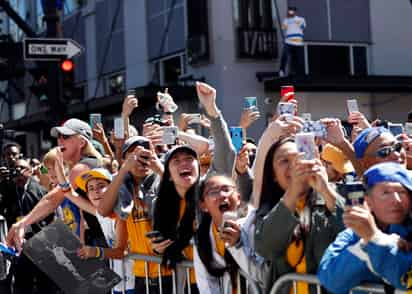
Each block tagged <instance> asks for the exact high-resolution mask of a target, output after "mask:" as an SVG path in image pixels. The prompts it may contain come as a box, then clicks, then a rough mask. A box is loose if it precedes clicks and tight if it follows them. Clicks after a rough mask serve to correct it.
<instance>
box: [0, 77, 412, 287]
mask: <svg viewBox="0 0 412 294" xmlns="http://www.w3.org/2000/svg"><path fill="white" fill-rule="evenodd" d="M196 89H197V95H198V98H199V102H200V104H201V106H202V109H203V111H204V113H203V114H202V115H201V116H200V117H198V116H194V115H193V114H185V113H182V114H180V117H179V120H178V121H177V122H176V123H175V121H174V115H173V112H174V111H175V110H176V105H175V104H174V103H173V98H172V97H171V96H170V94H168V93H167V91H166V93H159V102H158V107H157V109H158V110H159V116H156V117H152V118H149V119H147V120H146V122H145V123H144V124H143V125H142V126H136V127H134V126H132V125H131V124H130V122H129V117H130V116H131V115H132V113H133V110H134V109H136V108H137V107H138V98H137V97H135V96H134V95H133V94H132V93H131V94H130V95H128V96H127V97H125V100H124V103H123V109H122V113H121V117H122V121H123V123H124V126H125V128H124V130H125V132H124V135H123V136H119V135H118V134H115V133H110V134H106V131H105V128H104V127H103V125H102V124H100V123H97V124H93V125H89V124H88V123H86V122H84V121H82V120H79V119H76V118H71V119H69V120H67V121H65V122H64V123H63V124H62V125H61V126H56V127H53V128H52V129H51V135H52V136H53V137H55V138H56V139H57V145H56V147H54V148H52V149H51V150H49V151H48V152H47V153H46V154H45V155H44V157H43V159H42V161H41V162H40V161H39V160H36V159H25V158H23V157H22V156H21V147H20V146H19V145H18V144H16V143H8V144H5V145H4V146H3V149H2V155H3V162H2V167H0V177H1V181H0V215H3V216H4V218H5V221H6V222H7V224H8V233H7V236H5V240H4V242H5V243H6V244H7V245H8V246H10V247H12V248H15V249H16V250H17V251H19V252H21V251H22V250H23V253H24V242H25V240H28V239H30V238H31V237H32V236H33V235H34V234H36V233H38V232H39V231H40V230H41V229H42V228H43V227H45V226H47V225H49V224H50V223H52V222H53V220H54V219H56V218H60V219H62V220H63V221H64V223H65V224H66V225H67V226H68V227H69V228H70V230H71V231H72V232H73V233H74V234H76V235H77V236H78V237H79V238H80V240H81V242H82V244H83V245H82V247H81V248H79V249H78V252H77V254H78V256H79V258H81V259H85V260H87V259H95V258H98V259H104V260H107V261H108V264H109V265H110V267H111V269H112V270H113V271H115V272H116V273H118V274H119V275H120V276H121V277H122V281H121V282H120V283H119V284H118V285H116V286H115V287H114V288H113V289H112V292H113V293H139V294H140V293H146V290H149V293H160V288H161V290H162V293H172V291H173V287H174V285H173V284H174V283H173V275H172V272H173V269H175V268H176V266H177V265H178V264H179V263H180V262H181V261H184V260H190V261H193V264H194V269H193V270H191V271H190V275H189V277H188V279H190V281H189V283H184V285H185V287H186V288H189V287H190V290H191V293H202V294H203V293H204V294H215V293H216V294H217V293H227V294H229V293H235V292H234V291H236V290H239V289H241V288H244V287H246V286H245V283H244V282H242V279H240V280H239V279H238V278H237V277H238V272H239V271H241V272H242V275H243V276H244V277H246V278H247V279H248V280H249V281H253V282H254V283H255V284H256V285H257V286H258V287H259V288H260V290H261V291H262V293H269V292H270V290H271V288H272V286H273V284H274V283H275V282H276V281H277V280H278V279H279V277H281V276H282V275H285V274H287V273H298V274H317V275H318V278H319V280H320V282H321V284H322V288H323V290H322V291H324V293H327V292H331V293H348V292H349V291H350V289H352V288H353V287H356V286H358V285H360V284H362V283H367V282H369V283H381V284H384V287H385V290H386V291H387V293H391V291H392V292H393V290H394V289H395V288H399V289H403V290H406V289H408V288H409V287H410V286H412V274H411V272H412V253H410V250H411V249H412V246H411V245H412V243H409V242H412V240H410V239H411V234H410V232H411V229H412V225H411V217H410V215H411V214H410V212H411V208H412V207H411V205H412V201H411V197H412V178H411V174H410V173H409V170H408V169H410V168H412V137H411V136H410V134H409V136H408V134H406V133H405V132H404V133H401V134H393V133H391V131H390V130H389V129H388V128H385V127H384V126H382V122H381V121H378V120H376V121H373V122H370V121H369V120H368V119H367V118H366V117H365V116H364V115H363V114H362V113H360V112H358V111H352V112H349V113H348V119H347V121H348V122H349V124H350V128H344V127H343V126H342V125H343V123H342V122H341V120H339V119H336V118H321V119H320V123H321V124H322V125H323V126H324V128H325V133H324V135H323V136H322V137H316V141H314V142H313V144H314V146H315V147H316V152H315V153H314V154H312V155H313V156H312V157H308V154H307V151H306V152H301V151H302V150H301V149H300V148H301V146H300V143H299V142H298V140H296V138H297V136H299V134H301V133H302V130H304V129H305V124H307V118H302V117H300V116H299V107H298V102H297V101H296V100H294V99H292V100H290V97H282V98H281V101H280V102H288V103H292V104H294V107H295V112H294V115H293V114H292V115H291V114H282V113H275V114H274V115H273V118H272V120H271V122H270V123H269V124H268V126H267V128H266V129H265V131H264V132H263V134H262V136H261V137H260V139H259V142H258V144H257V145H256V143H255V141H254V140H253V139H249V138H246V136H245V134H246V130H247V128H249V126H250V125H251V124H253V123H254V122H255V121H256V120H257V119H259V117H260V116H259V112H258V110H257V108H246V109H244V110H243V113H242V117H241V119H240V122H239V125H240V126H241V128H243V138H242V139H243V146H242V147H241V149H240V150H239V149H238V150H237V149H236V148H235V146H234V144H233V143H232V138H231V134H230V132H229V128H228V126H227V124H226V122H225V120H224V117H223V114H222V113H221V111H220V110H219V109H218V107H217V104H216V90H215V89H214V88H213V87H211V86H210V85H207V84H205V83H197V84H196ZM164 97H166V98H167V99H164ZM195 117H197V118H198V119H196V120H195V119H194V118H195ZM171 127H172V128H171ZM173 127H174V128H173ZM137 129H139V130H140V131H141V132H140V135H139V132H138V131H137ZM171 129H172V130H176V129H177V130H178V131H177V132H175V133H173V132H172V134H175V135H176V137H173V136H172V142H170V135H171V133H170V130H171ZM201 129H202V132H199V130H201ZM348 130H349V131H348ZM202 134H207V135H206V136H203V135H202ZM131 253H138V254H141V255H147V256H159V257H161V259H162V265H161V269H160V270H159V269H158V266H157V264H155V263H153V262H149V263H148V266H146V265H145V262H144V261H141V260H132V259H128V258H125V256H127V255H128V254H131ZM159 275H161V283H159ZM189 285H190V286H189ZM180 286H182V287H183V284H182V285H180ZM186 290H189V289H186ZM314 290H315V289H313V288H312V286H310V285H308V284H307V283H304V282H299V283H297V293H299V294H306V293H313V291H314ZM60 291H61V290H59V288H58V286H57V285H56V283H55V281H52V280H50V279H49V277H48V276H47V275H45V274H44V273H43V272H42V271H41V270H39V269H38V268H37V267H36V266H35V265H34V264H33V262H32V261H31V260H29V259H28V258H27V257H25V255H24V254H20V255H19V257H18V258H15V259H13V262H12V264H11V267H10V269H9V270H8V271H7V275H4V276H2V277H0V293H4V294H8V293H15V294H16V293H25V294H27V293H60ZM279 293H291V284H288V283H286V284H285V285H284V287H283V288H282V289H281V291H280V292H279Z"/></svg>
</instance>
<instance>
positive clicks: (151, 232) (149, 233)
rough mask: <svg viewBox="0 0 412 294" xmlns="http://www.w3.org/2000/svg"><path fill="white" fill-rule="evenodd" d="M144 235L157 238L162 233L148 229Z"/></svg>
mask: <svg viewBox="0 0 412 294" xmlns="http://www.w3.org/2000/svg"><path fill="white" fill-rule="evenodd" d="M145 236H146V237H147V238H149V239H153V238H159V237H161V236H162V234H161V233H160V232H159V231H150V232H147V233H146V234H145Z"/></svg>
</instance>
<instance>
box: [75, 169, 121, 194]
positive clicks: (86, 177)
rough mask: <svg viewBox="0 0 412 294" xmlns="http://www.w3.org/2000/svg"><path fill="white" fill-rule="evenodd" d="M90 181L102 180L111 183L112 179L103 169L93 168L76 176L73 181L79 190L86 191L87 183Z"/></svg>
mask: <svg viewBox="0 0 412 294" xmlns="http://www.w3.org/2000/svg"><path fill="white" fill-rule="evenodd" d="M91 179H102V180H106V181H108V182H111V181H112V179H113V177H112V175H111V174H110V172H109V171H108V170H107V169H105V168H95V169H90V170H88V171H85V172H83V173H81V174H80V175H78V176H77V177H76V179H75V182H76V185H77V187H78V188H79V189H81V190H83V191H87V189H86V185H87V182H88V181H90V180H91Z"/></svg>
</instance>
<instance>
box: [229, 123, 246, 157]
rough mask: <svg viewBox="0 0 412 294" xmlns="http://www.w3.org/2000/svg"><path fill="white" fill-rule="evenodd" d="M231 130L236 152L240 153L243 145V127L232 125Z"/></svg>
mask: <svg viewBox="0 0 412 294" xmlns="http://www.w3.org/2000/svg"><path fill="white" fill-rule="evenodd" d="M229 132H230V138H231V139H232V144H233V147H235V150H236V153H239V152H240V149H242V146H243V129H242V128H241V127H230V128H229Z"/></svg>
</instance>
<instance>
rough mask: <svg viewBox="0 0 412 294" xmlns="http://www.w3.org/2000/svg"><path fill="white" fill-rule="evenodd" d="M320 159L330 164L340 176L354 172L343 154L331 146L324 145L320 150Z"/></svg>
mask: <svg viewBox="0 0 412 294" xmlns="http://www.w3.org/2000/svg"><path fill="white" fill-rule="evenodd" d="M321 158H322V159H323V160H326V161H328V162H330V163H331V164H332V166H333V168H334V169H336V170H337V171H338V172H340V173H341V174H347V173H351V172H354V171H355V169H354V168H353V165H352V163H351V162H350V161H349V159H348V158H347V157H346V156H345V155H344V154H343V152H342V151H341V150H340V149H338V148H336V147H335V146H333V145H331V144H326V145H325V146H323V148H322V153H321Z"/></svg>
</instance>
